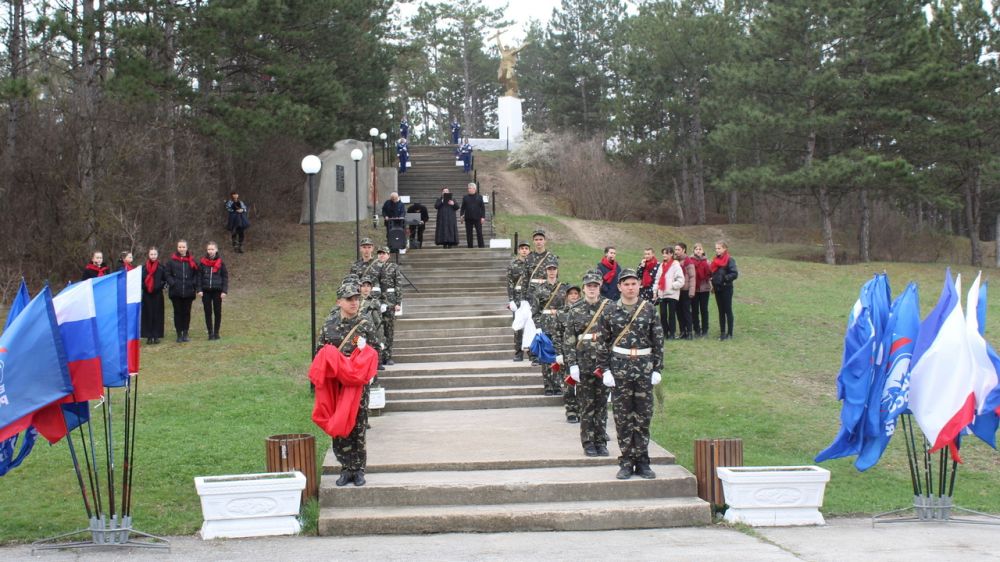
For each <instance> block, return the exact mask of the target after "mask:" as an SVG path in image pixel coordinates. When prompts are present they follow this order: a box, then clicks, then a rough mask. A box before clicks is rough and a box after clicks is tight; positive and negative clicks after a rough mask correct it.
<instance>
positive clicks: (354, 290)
mask: <svg viewBox="0 0 1000 562" xmlns="http://www.w3.org/2000/svg"><path fill="white" fill-rule="evenodd" d="M360 294H361V291H360V290H359V289H358V286H357V285H355V284H354V283H344V284H343V285H341V286H340V288H339V289H337V298H338V299H347V298H351V297H353V296H357V295H360Z"/></svg>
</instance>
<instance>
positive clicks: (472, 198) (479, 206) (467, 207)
mask: <svg viewBox="0 0 1000 562" xmlns="http://www.w3.org/2000/svg"><path fill="white" fill-rule="evenodd" d="M461 215H462V220H463V221H465V240H466V242H468V243H469V247H470V248H471V247H472V230H473V229H475V230H476V242H478V243H479V247H480V248H485V247H486V246H485V245H484V244H483V223H484V222H486V202H485V201H483V196H482V195H480V194H479V193H477V192H476V184H474V183H471V182H470V183H469V192H468V193H467V194H466V195H465V197H462V211H461Z"/></svg>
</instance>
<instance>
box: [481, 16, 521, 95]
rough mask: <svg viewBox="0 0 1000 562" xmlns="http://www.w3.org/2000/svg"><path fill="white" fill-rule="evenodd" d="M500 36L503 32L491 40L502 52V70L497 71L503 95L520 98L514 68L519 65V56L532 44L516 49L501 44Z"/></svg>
mask: <svg viewBox="0 0 1000 562" xmlns="http://www.w3.org/2000/svg"><path fill="white" fill-rule="evenodd" d="M500 34H501V32H499V31H498V32H497V34H496V35H494V36H493V37H491V38H490V39H496V40H497V49H499V50H500V68H499V69H498V70H497V80H499V81H500V85H501V86H503V90H504V94H503V95H505V96H510V97H515V98H516V97H518V93H517V75H516V74H514V67H515V66H516V65H517V54H518V53H520V52H521V51H523V50H524V48H525V47H527V46H528V45H529V44H530V43H525V44H523V45H521V46H520V47H517V48H514V47H511V46H509V45H504V44H503V43H501V42H500Z"/></svg>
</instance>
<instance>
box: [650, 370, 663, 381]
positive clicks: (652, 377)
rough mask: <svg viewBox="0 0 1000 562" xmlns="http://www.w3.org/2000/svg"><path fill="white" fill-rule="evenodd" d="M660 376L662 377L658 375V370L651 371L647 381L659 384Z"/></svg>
mask: <svg viewBox="0 0 1000 562" xmlns="http://www.w3.org/2000/svg"><path fill="white" fill-rule="evenodd" d="M661 378H662V377H660V372H659V371H653V374H652V375H650V376H649V382H651V383H653V384H660V379H661Z"/></svg>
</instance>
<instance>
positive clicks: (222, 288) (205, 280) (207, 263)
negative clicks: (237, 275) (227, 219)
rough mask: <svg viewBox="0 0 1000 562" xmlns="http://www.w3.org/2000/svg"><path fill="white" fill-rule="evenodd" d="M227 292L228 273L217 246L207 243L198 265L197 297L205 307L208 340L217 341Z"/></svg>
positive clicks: (213, 243)
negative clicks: (223, 300)
mask: <svg viewBox="0 0 1000 562" xmlns="http://www.w3.org/2000/svg"><path fill="white" fill-rule="evenodd" d="M228 292H229V273H228V272H227V271H226V264H224V263H222V256H220V255H219V246H218V244H216V243H215V242H209V243H208V244H206V245H205V257H203V258H201V261H200V262H199V263H198V296H199V297H201V304H202V305H203V306H204V307H205V327H206V328H207V329H208V339H210V340H217V339H219V326H221V325H222V299H224V298H226V293H228ZM213 313H214V316H215V318H214V321H213V318H212V316H213Z"/></svg>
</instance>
